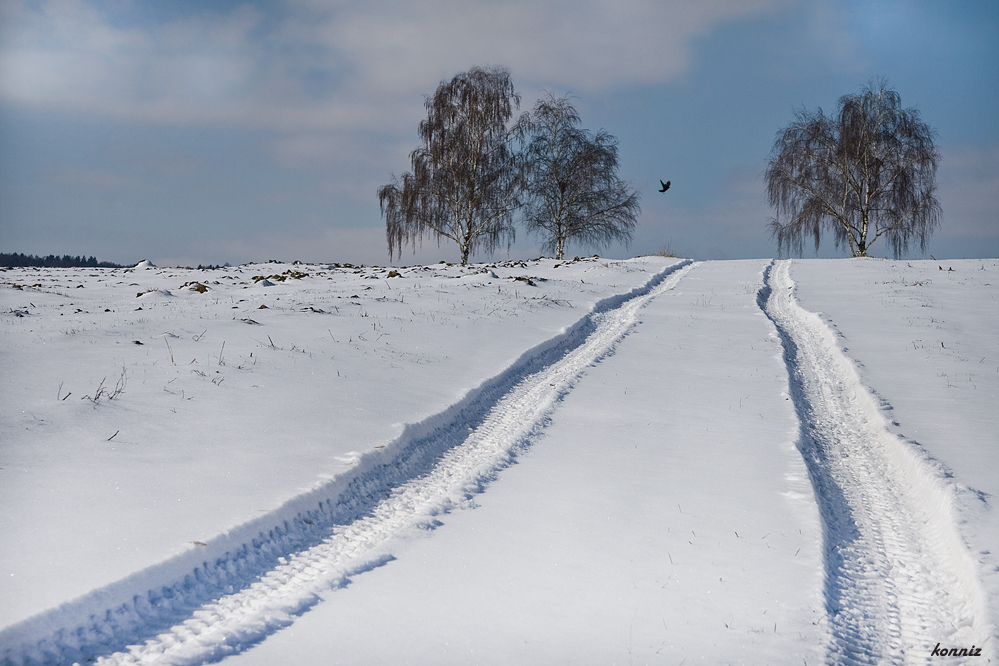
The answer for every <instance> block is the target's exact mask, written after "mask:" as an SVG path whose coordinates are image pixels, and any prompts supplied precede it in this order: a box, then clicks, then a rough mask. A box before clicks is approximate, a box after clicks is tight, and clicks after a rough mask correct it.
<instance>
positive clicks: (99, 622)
mask: <svg viewBox="0 0 999 666" xmlns="http://www.w3.org/2000/svg"><path fill="white" fill-rule="evenodd" d="M690 266H691V262H690V261H689V260H688V261H684V262H680V263H678V264H675V265H674V266H671V267H670V268H668V269H666V270H665V271H663V272H662V273H660V274H658V275H657V276H656V277H655V278H653V279H652V280H650V281H649V283H647V284H646V285H645V286H644V287H642V288H639V289H636V290H633V291H632V292H629V293H628V294H623V295H621V296H618V297H612V298H610V299H606V300H605V301H603V302H601V303H600V304H598V305H597V306H596V307H595V308H594V310H593V312H591V313H590V314H589V315H587V316H586V317H584V318H583V319H582V320H580V321H579V322H577V323H576V324H575V325H574V326H573V327H572V328H571V329H569V330H568V331H567V332H566V333H564V334H562V335H560V336H558V337H556V338H555V339H553V340H551V341H549V342H548V343H546V344H543V345H540V346H539V347H538V348H535V349H534V350H531V351H529V352H527V353H526V354H525V355H524V356H523V357H521V359H520V360H519V361H518V362H517V363H515V364H514V365H513V366H512V367H511V368H509V369H508V370H507V371H506V372H504V373H502V374H501V375H500V376H498V377H496V378H494V379H493V380H490V381H489V382H486V383H485V384H484V385H483V386H481V387H479V388H478V389H476V390H475V391H472V392H471V393H470V394H469V396H467V397H466V398H465V399H464V400H463V401H462V403H460V404H458V405H454V406H452V407H451V408H449V409H447V410H445V411H444V412H442V413H441V414H439V415H437V416H436V417H431V419H428V421H427V422H425V423H424V424H423V426H422V427H419V428H412V429H410V430H407V432H404V433H403V435H402V436H401V438H400V441H398V442H396V443H395V444H393V445H392V446H390V447H388V449H389V450H391V451H392V454H390V455H386V458H385V459H384V460H383V461H382V462H381V463H379V464H370V465H368V466H367V469H366V470H365V471H364V472H363V473H359V474H358V475H357V476H356V477H355V478H354V479H353V481H352V482H351V483H350V486H349V487H348V489H347V490H346V491H344V492H343V493H342V494H340V495H339V496H337V497H331V498H325V499H322V500H321V501H319V502H318V506H316V505H313V506H315V507H316V508H313V509H311V510H309V511H306V512H301V513H298V514H296V515H291V516H289V517H288V519H287V520H286V521H285V523H284V525H283V526H282V527H281V528H276V529H273V530H270V531H269V532H268V533H266V534H264V533H262V534H260V535H259V536H258V537H257V538H256V539H253V540H252V541H251V542H248V543H244V544H241V545H240V546H239V547H238V548H236V549H233V550H231V551H229V552H227V553H226V554H225V556H224V557H222V558H219V559H217V560H215V561H214V562H206V563H205V564H204V566H202V567H200V568H198V569H197V570H195V571H192V572H190V573H188V574H187V575H185V576H183V577H182V578H181V579H180V580H179V581H170V582H168V581H163V583H161V584H160V585H157V586H151V587H146V588H141V589H139V590H136V592H137V593H136V594H122V591H121V590H120V589H108V590H96V591H95V592H93V593H91V594H89V595H87V596H86V597H85V598H83V599H81V600H77V601H76V602H70V604H68V605H67V606H66V607H64V608H61V609H56V610H54V611H52V612H50V613H48V614H42V616H36V617H34V618H31V619H30V620H29V621H27V622H26V623H23V624H22V625H15V626H14V627H11V628H8V629H7V630H5V632H4V634H2V635H0V638H2V639H4V641H3V642H5V643H7V644H6V645H4V646H3V651H2V652H0V664H2V665H3V666H7V665H8V664H11V665H13V664H18V665H20V664H68V663H73V662H77V661H79V662H89V663H97V664H147V663H156V664H171V665H179V664H203V663H207V662H213V661H218V660H220V659H222V658H224V657H226V656H228V655H231V654H235V653H238V652H240V651H242V650H244V649H246V648H248V647H250V646H251V645H253V644H255V643H257V642H259V641H261V640H263V639H264V638H265V637H266V636H268V635H270V634H272V633H274V632H275V631H277V630H278V629H281V628H282V627H285V626H287V625H288V624H290V623H291V622H292V621H293V620H294V617H295V616H296V615H299V614H301V613H302V612H304V611H306V610H307V609H308V608H310V607H311V606H313V605H314V604H315V603H317V602H318V601H319V600H320V598H321V595H322V594H324V593H325V592H327V591H329V590H331V589H335V588H337V587H339V586H342V585H344V584H346V583H347V582H348V581H349V579H350V576H352V575H356V574H357V573H359V572H362V571H365V570H367V569H370V568H372V567H375V566H379V565H381V564H384V563H386V562H388V561H390V560H391V559H392V556H391V554H390V553H389V552H388V549H386V548H385V545H386V543H387V542H388V541H389V540H390V539H391V538H392V537H393V535H397V534H399V533H401V532H402V531H404V530H407V529H410V528H413V527H418V526H420V525H428V524H433V522H434V516H435V515H438V514H441V513H443V512H446V511H447V510H448V509H449V508H451V507H453V506H456V505H461V504H463V503H465V502H467V501H468V499H469V498H470V497H471V496H472V495H473V494H475V493H476V492H480V491H481V489H482V487H483V485H484V484H485V483H486V482H488V481H489V479H490V478H492V477H493V476H494V475H495V474H496V472H497V471H498V470H500V469H502V468H503V467H504V466H505V465H507V464H508V463H509V461H510V458H511V455H512V454H513V453H514V451H515V449H516V448H517V447H519V446H523V445H524V444H525V443H526V442H528V441H529V440H530V438H531V436H532V433H534V432H535V431H537V430H538V429H539V428H541V427H543V425H544V423H545V421H546V419H547V417H548V415H549V414H550V413H551V412H552V411H553V410H554V409H555V408H556V407H557V404H558V402H559V400H560V398H561V397H562V396H564V395H565V393H566V392H567V391H568V390H569V389H571V388H572V386H573V385H574V384H575V383H576V381H577V380H578V379H579V377H580V376H581V374H582V373H583V371H584V370H585V369H586V367H587V366H589V365H591V364H592V363H594V362H595V361H597V360H598V359H599V358H601V357H602V356H605V355H606V354H608V353H610V351H611V350H612V348H613V346H614V345H615V344H616V343H617V341H618V340H620V339H621V337H622V336H624V335H625V334H626V333H627V331H628V330H629V329H630V328H631V327H632V326H633V325H634V324H635V321H636V315H637V313H638V311H639V310H640V309H641V308H642V307H643V306H644V305H645V304H646V303H648V302H649V300H650V299H652V298H654V297H655V296H656V295H658V294H660V293H662V292H664V291H667V290H669V289H672V288H673V287H674V286H675V285H676V284H677V283H678V282H679V281H680V279H681V278H682V277H683V276H684V275H685V274H686V273H687V271H689V269H690ZM414 433H416V434H414ZM362 462H363V461H362ZM362 466H363V465H362ZM119 587H124V589H125V591H126V592H127V591H128V589H129V586H128V585H125V584H124V583H123V584H122V585H121V586H119ZM133 587H134V586H133ZM112 588H114V586H112ZM123 596H124V597H125V598H124V599H122V598H121V597H123ZM72 618H77V619H75V620H74V619H72Z"/></svg>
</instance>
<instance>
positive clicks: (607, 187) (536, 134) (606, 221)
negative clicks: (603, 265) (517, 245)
mask: <svg viewBox="0 0 999 666" xmlns="http://www.w3.org/2000/svg"><path fill="white" fill-rule="evenodd" d="M579 123H580V120H579V114H577V113H576V109H575V108H573V106H572V104H570V103H569V100H568V98H567V97H559V98H556V97H555V96H554V95H553V94H552V93H550V92H549V93H547V95H546V96H545V97H543V98H542V99H540V100H538V102H537V104H536V105H535V106H534V110H533V111H531V113H530V114H527V115H526V116H525V118H524V119H523V120H522V121H521V123H520V126H519V129H520V131H521V133H522V135H523V136H525V137H526V143H527V146H526V148H525V150H524V161H525V163H526V164H525V165H526V169H527V189H526V202H525V203H526V205H525V209H524V221H525V225H526V227H527V229H528V231H530V232H533V233H536V234H538V235H540V236H542V237H543V239H544V247H545V249H546V250H547V251H551V252H553V253H554V254H555V258H556V259H562V258H563V255H564V254H565V245H566V243H567V242H568V241H569V240H572V241H575V242H579V243H588V244H595V245H608V244H610V243H611V242H613V241H623V242H625V243H628V242H629V241H630V240H631V235H632V231H633V229H634V227H635V217H636V216H637V215H638V213H639V212H641V207H640V206H639V205H638V200H639V196H638V194H637V193H636V192H635V191H634V190H632V188H631V187H630V186H629V185H628V184H627V183H626V182H624V181H622V180H621V179H620V178H618V177H617V140H616V139H615V138H614V137H613V136H611V135H610V134H608V133H607V132H605V131H603V130H601V131H599V132H597V134H596V135H592V134H591V133H590V132H588V131H587V130H584V129H581V128H580V127H579Z"/></svg>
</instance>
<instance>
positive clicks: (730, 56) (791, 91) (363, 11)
mask: <svg viewBox="0 0 999 666" xmlns="http://www.w3.org/2000/svg"><path fill="white" fill-rule="evenodd" d="M474 65H504V66H506V67H508V68H509V69H510V71H511V74H512V77H513V81H514V84H515V85H516V87H517V89H518V91H519V92H520V93H521V94H522V96H523V102H522V107H521V110H528V109H529V108H530V107H531V106H532V105H533V103H534V101H535V100H536V99H537V98H538V96H539V95H540V94H541V91H542V90H545V89H547V90H551V91H553V92H555V93H557V94H564V93H572V94H573V95H574V103H575V105H576V108H577V110H578V111H579V113H580V115H581V117H582V121H583V125H584V126H585V127H588V128H590V129H593V130H596V129H600V128H603V129H606V130H607V131H608V132H610V133H611V134H613V135H615V136H617V137H618V139H619V140H620V147H619V150H620V175H621V176H622V177H623V178H625V179H627V180H629V181H630V182H631V183H632V184H633V185H634V186H635V187H636V188H637V189H638V190H639V191H640V192H641V194H642V214H641V216H640V217H639V226H638V229H637V231H636V234H635V238H634V241H633V242H632V244H631V245H630V247H623V246H612V247H610V248H603V249H600V248H593V247H585V246H572V245H570V246H569V247H568V249H567V251H568V252H569V253H570V254H583V253H587V254H592V253H593V252H594V251H599V252H600V254H602V255H604V256H610V257H627V256H634V255H636V254H643V253H649V252H653V251H656V250H658V249H660V248H662V247H663V246H666V245H670V246H671V247H672V248H673V249H674V250H675V251H677V252H679V253H682V254H684V255H686V256H692V257H695V258H700V259H736V258H751V257H769V256H774V255H775V254H776V244H775V243H774V241H773V240H772V239H771V238H770V237H769V235H768V232H767V230H766V223H767V220H768V217H769V216H770V215H771V211H770V209H769V208H768V206H767V203H766V200H765V188H764V185H763V181H762V172H763V170H764V168H765V166H766V162H767V159H768V156H769V153H770V149H771V146H772V144H773V140H774V136H775V134H776V132H777V131H778V130H779V129H780V128H781V127H783V126H785V125H786V124H788V123H789V122H790V121H791V120H792V118H793V114H794V111H795V109H798V108H802V107H804V108H806V109H809V110H814V109H816V108H819V107H821V108H823V109H825V110H827V111H830V110H834V109H835V108H836V102H837V100H838V99H839V97H840V96H841V95H843V94H847V93H857V92H859V91H860V90H861V88H862V87H863V86H864V85H866V84H867V83H868V82H869V81H870V80H872V79H873V78H875V77H885V78H887V79H888V81H889V83H890V84H891V86H892V87H893V88H895V89H896V90H897V91H898V92H899V93H900V95H901V97H902V103H903V105H904V106H906V107H916V108H917V109H919V111H920V113H921V114H922V118H923V120H924V121H925V122H927V123H928V124H929V125H930V126H931V127H933V128H934V129H935V130H936V131H937V145H938V147H939V149H940V151H941V154H942V156H943V160H942V163H941V166H940V168H939V170H938V173H937V182H938V197H939V199H940V201H941V204H942V206H943V211H944V217H943V225H942V227H941V229H940V230H939V231H938V232H937V233H936V234H935V235H934V236H933V237H932V238H931V240H930V244H929V248H928V250H927V252H926V255H923V254H920V253H919V252H918V249H915V250H913V251H911V252H910V254H909V255H908V256H912V257H922V256H928V255H933V256H935V257H937V258H944V257H947V258H957V257H996V256H999V120H997V118H999V114H997V112H996V109H999V3H996V2H994V1H984V2H971V1H962V0H955V1H953V2H939V1H937V0H931V1H915V0H913V1H880V2H859V1H848V0H822V1H819V0H814V1H812V0H810V1H795V0H713V1H709V0H698V1H691V2H678V1H669V0H659V1H652V0H590V1H588V2H568V1H566V0H559V1H556V0H500V1H496V0H490V1H480V2H477V1H475V0H432V1H430V2H400V1H399V0H369V1H368V2H364V3H358V2H354V1H352V0H351V1H348V0H338V1H334V2H328V1H324V0H285V1H283V2H282V1H279V0H273V1H271V2H239V1H237V0H217V1H204V0H203V1H194V0H173V1H172V2H159V1H154V0H147V1H138V0H38V1H33V0H4V1H3V2H0V251H3V252H15V251H17V252H25V253H32V254H51V253H55V254H67V253H69V254H74V255H76V254H86V255H94V256H97V257H99V258H100V259H103V260H109V261H116V262H119V263H129V262H134V261H138V260H139V259H143V258H148V259H151V260H152V261H154V263H159V264H164V265H197V264H199V263H201V264H207V263H224V262H230V263H234V264H235V263H243V262H247V261H261V260H267V259H271V258H274V259H281V260H288V261H291V260H295V259H299V260H302V261H339V262H353V263H366V264H372V263H382V264H385V263H388V253H387V246H386V242H385V231H384V220H383V219H382V218H381V216H380V213H379V209H378V200H377V196H376V190H377V188H378V187H379V186H380V185H383V184H385V183H387V182H389V180H390V178H391V175H392V174H393V173H395V174H400V173H402V172H403V171H406V170H408V169H409V168H410V165H409V159H408V155H409V152H410V151H412V150H413V149H414V148H415V147H416V146H417V134H416V129H417V125H418V123H419V122H420V120H422V119H423V118H424V117H425V109H424V107H423V101H424V95H428V94H431V93H432V92H433V91H434V90H435V89H436V87H437V85H438V84H439V83H440V81H441V80H442V79H449V78H451V77H452V76H454V75H455V74H457V73H458V72H461V71H464V70H467V69H468V68H470V67H472V66H474ZM660 178H662V179H663V180H666V179H669V180H672V182H673V186H672V188H671V189H670V191H669V192H668V193H666V194H659V193H658V192H657V191H656V190H657V189H658V182H659V179H660ZM537 247H538V243H537V242H536V240H535V239H533V238H531V237H529V236H526V235H525V234H524V233H523V232H519V233H518V238H517V242H516V243H515V244H514V246H513V247H512V248H510V250H509V251H507V250H503V251H501V252H497V253H496V254H495V255H493V256H494V257H495V258H504V259H505V258H507V257H512V258H524V257H533V256H537V255H538V254H540V251H539V250H538V249H537ZM886 251H887V250H885V249H884V248H882V247H880V246H879V245H877V244H876V245H875V246H874V247H873V248H872V253H873V254H874V255H878V256H883V255H884V253H885V252H886ZM844 254H845V250H837V249H836V248H834V247H833V245H832V243H831V242H829V243H824V244H823V247H822V249H821V250H820V251H819V253H818V256H824V257H835V256H843V255H844ZM805 256H815V253H813V252H811V251H810V250H809V251H807V252H806V254H805ZM456 258H457V250H456V248H455V247H454V246H453V244H450V243H448V242H445V243H444V244H442V245H441V246H440V247H438V245H437V243H436V241H434V240H432V239H428V240H426V241H425V242H424V244H423V246H422V248H420V249H419V250H418V251H417V252H416V253H415V254H413V253H412V252H411V251H410V250H408V249H407V250H405V251H404V253H403V256H402V258H401V260H399V261H397V262H396V263H403V264H409V263H417V262H429V261H437V260H440V259H445V260H449V261H453V260H455V259H456ZM487 258H489V257H488V256H487V255H481V256H479V257H478V259H487Z"/></svg>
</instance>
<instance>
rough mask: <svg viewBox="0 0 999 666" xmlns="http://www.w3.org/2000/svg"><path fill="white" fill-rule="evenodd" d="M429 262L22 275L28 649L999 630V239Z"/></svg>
mask: <svg viewBox="0 0 999 666" xmlns="http://www.w3.org/2000/svg"><path fill="white" fill-rule="evenodd" d="M941 268H942V269H943V270H941ZM948 268H953V270H952V271H948V270H946V269H948ZM398 273H399V275H398V276H395V275H393V276H391V277H390V273H389V271H388V269H376V268H354V267H336V266H305V265H284V264H264V265H254V266H242V267H236V268H231V269H219V270H217V271H187V270H176V269H169V270H167V269H156V268H152V267H148V268H147V267H140V268H137V269H134V270H83V269H80V270H57V269H52V270H38V271H35V270H31V269H16V270H8V271H5V272H3V273H0V283H2V288H0V299H2V301H0V306H2V311H3V314H2V315H0V316H2V323H3V328H2V329H0V354H2V356H0V360H2V363H3V367H4V368H5V375H6V376H7V377H8V381H7V382H5V383H4V385H3V389H2V391H3V393H2V394H0V410H2V412H0V436H2V440H0V441H2V449H0V468H2V469H0V512H2V514H0V535H2V540H0V599H4V601H3V602H2V603H0V627H3V628H0V660H2V662H3V663H11V664H20V663H34V662H39V663H46V662H47V663H71V662H72V661H74V660H80V661H82V660H86V659H88V658H97V659H98V660H99V661H106V662H107V663H172V664H179V663H192V664H194V663H204V662H206V661H217V660H219V659H223V658H225V659H226V661H227V662H229V661H232V662H239V661H245V662H248V663H257V664H273V663H303V662H304V663H308V662H310V661H315V660H317V659H318V658H322V660H323V661H324V663H325V662H328V663H351V664H362V663H420V664H441V663H455V664H458V663H495V664H500V663H552V662H555V661H560V662H568V663H626V662H628V663H680V662H681V661H684V660H686V661H687V663H695V662H698V663H740V662H741V663H802V662H805V663H820V662H823V661H825V662H827V663H851V662H853V663H924V662H926V661H928V660H932V659H933V658H934V657H935V656H936V655H933V654H932V652H933V650H934V649H940V648H943V649H950V648H957V649H960V648H965V649H970V648H971V647H972V646H975V647H976V648H982V653H983V656H985V657H989V656H991V658H992V659H993V660H994V659H995V658H996V655H995V638H996V630H995V625H994V619H995V618H996V617H997V615H996V614H997V612H999V609H997V603H996V600H997V599H999V587H997V579H999V576H997V573H996V572H997V561H996V558H995V556H994V553H996V552H997V547H999V534H997V528H996V525H997V524H999V521H997V520H996V517H995V515H994V505H995V497H996V495H997V493H999V487H997V486H999V471H997V470H999V435H997V433H999V418H997V416H996V411H997V410H996V409H995V405H996V402H997V401H996V391H997V387H999V339H997V336H996V335H995V331H996V330H999V303H997V293H999V290H997V288H996V286H995V285H994V280H995V278H996V277H997V262H994V261H993V262H982V261H959V262H949V263H947V264H945V265H942V266H939V265H938V264H937V263H936V262H908V263H907V262H888V261H877V260H850V261H794V262H777V263H771V262H768V261H745V262H705V263H694V264H690V263H689V262H677V261H676V260H668V259H661V258H641V259H636V260H630V261H627V262H612V261H606V260H599V259H583V260H579V261H572V262H555V261H552V260H539V261H537V262H518V263H505V264H504V263H499V264H488V265H478V266H474V267H469V268H461V267H457V266H447V265H443V264H442V265H437V266H429V267H417V268H410V269H400V270H399V271H398ZM265 278H266V279H265ZM282 278H283V279H282ZM78 285H82V286H78ZM199 285H203V286H199ZM204 288H207V290H204ZM262 305H264V306H266V307H265V308H261V307H260V306H262ZM799 306H800V307H799ZM139 343H141V344H139ZM105 378H106V379H105ZM102 379H103V382H104V383H103V384H101V381H102ZM119 389H120V391H119ZM81 398H82V399H81ZM405 424H409V425H408V426H407V425H405ZM511 463H516V464H512V465H511ZM459 507H460V508H470V507H475V510H472V511H462V510H458V511H454V509H456V508H459ZM428 528H436V529H428ZM8 574H9V575H8ZM306 611H307V612H306ZM938 643H939V644H940V645H939V646H938V645H937V644H938ZM127 646H133V647H130V648H128V647H127ZM126 648H127V649H126ZM116 651H117V652H116ZM961 661H962V660H961V659H960V658H952V659H951V663H955V662H956V663H960V662H961ZM968 661H969V663H981V662H982V661H984V660H983V659H969V660H968Z"/></svg>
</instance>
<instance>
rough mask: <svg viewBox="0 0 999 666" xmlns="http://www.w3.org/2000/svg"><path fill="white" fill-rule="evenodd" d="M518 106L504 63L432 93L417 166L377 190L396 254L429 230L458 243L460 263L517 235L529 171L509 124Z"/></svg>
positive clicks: (447, 83) (416, 155)
mask: <svg viewBox="0 0 999 666" xmlns="http://www.w3.org/2000/svg"><path fill="white" fill-rule="evenodd" d="M519 106H520V95H518V94H517V93H516V92H515V91H514V88H513V83H512V82H511V80H510V72H509V71H507V70H506V69H503V68H499V67H489V68H482V67H475V68H472V69H470V70H469V71H467V72H463V73H461V74H458V75H457V76H455V77H454V78H453V79H451V81H442V82H441V84H440V86H438V88H437V92H435V93H434V95H433V96H432V97H428V98H427V102H426V107H427V119H426V120H424V121H422V122H421V123H420V127H419V134H420V139H421V140H422V141H423V145H422V146H420V147H419V148H417V149H416V150H414V151H413V152H412V153H411V154H410V159H411V160H412V165H413V171H412V172H411V173H404V174H403V176H402V179H401V181H400V180H399V179H397V178H395V176H393V177H392V182H391V183H389V184H388V185H385V186H383V187H381V188H379V189H378V201H379V204H380V206H381V211H382V214H384V215H385V221H386V235H387V237H388V247H389V257H390V258H391V257H392V256H393V255H394V254H396V253H398V254H399V256H401V255H402V248H403V246H405V245H407V244H412V245H413V246H414V249H415V246H416V244H417V242H422V240H423V237H424V236H425V235H431V236H434V235H435V236H437V240H438V243H440V239H441V238H449V239H451V240H453V241H455V242H456V243H457V244H458V250H459V252H460V254H461V263H462V265H464V264H467V263H468V257H469V254H471V253H474V252H475V251H477V250H480V249H482V250H485V251H487V252H491V251H493V250H495V249H496V248H497V247H499V246H500V245H501V244H502V243H503V242H504V241H512V240H513V237H514V227H513V212H514V210H515V209H516V208H517V207H518V206H519V203H520V202H519V195H520V191H521V185H522V182H523V176H522V170H521V168H520V162H519V160H518V156H517V153H516V151H515V150H514V148H513V147H512V141H513V139H514V134H513V127H508V126H507V123H508V121H509V120H510V118H511V117H512V116H513V112H514V110H515V109H516V108H519Z"/></svg>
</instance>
